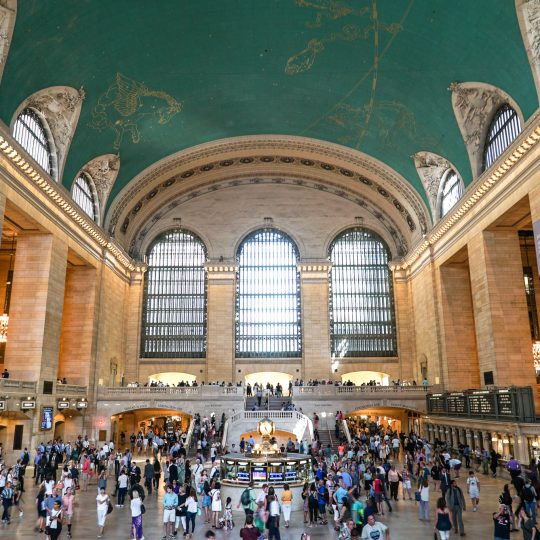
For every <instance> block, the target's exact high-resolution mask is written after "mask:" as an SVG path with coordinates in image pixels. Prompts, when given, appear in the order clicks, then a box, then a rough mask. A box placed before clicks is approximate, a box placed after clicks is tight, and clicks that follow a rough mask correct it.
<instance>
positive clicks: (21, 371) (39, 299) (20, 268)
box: [5, 234, 67, 393]
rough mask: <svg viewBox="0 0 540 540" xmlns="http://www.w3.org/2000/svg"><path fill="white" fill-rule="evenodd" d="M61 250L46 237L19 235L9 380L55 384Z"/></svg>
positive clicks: (63, 253) (61, 294) (55, 240)
mask: <svg viewBox="0 0 540 540" xmlns="http://www.w3.org/2000/svg"><path fill="white" fill-rule="evenodd" d="M66 265H67V245H66V244H65V243H64V242H62V241H61V240H59V239H58V238H55V237H54V236H52V235H49V234H34V235H19V236H18V238H17V251H16V257H15V269H14V276H13V289H12V294H11V308H10V314H9V315H10V320H9V330H8V342H7V347H6V361H5V364H6V367H7V368H8V370H9V371H10V373H11V377H12V378H14V379H24V380H30V381H37V382H38V393H41V392H42V391H43V381H51V382H53V383H54V382H55V381H56V378H57V373H58V355H59V352H60V335H61V328H62V310H63V305H64V287H65V283H66Z"/></svg>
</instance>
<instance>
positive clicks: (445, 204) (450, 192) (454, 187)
mask: <svg viewBox="0 0 540 540" xmlns="http://www.w3.org/2000/svg"><path fill="white" fill-rule="evenodd" d="M462 195H463V187H462V185H461V182H460V181H459V178H458V175H457V174H456V172H455V171H450V172H449V173H448V174H447V175H446V178H445V180H444V184H443V188H442V194H441V217H443V216H446V214H448V212H449V211H450V209H451V208H452V207H453V206H454V205H455V204H456V203H457V202H458V201H459V199H461V197H462Z"/></svg>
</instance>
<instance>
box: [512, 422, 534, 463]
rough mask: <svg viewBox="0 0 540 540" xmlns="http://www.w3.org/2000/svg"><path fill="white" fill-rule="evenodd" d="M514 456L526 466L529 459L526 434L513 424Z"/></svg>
mask: <svg viewBox="0 0 540 540" xmlns="http://www.w3.org/2000/svg"><path fill="white" fill-rule="evenodd" d="M513 436H514V457H515V458H516V459H517V460H518V461H519V462H520V463H521V464H523V465H525V466H527V465H528V464H529V462H530V460H531V457H532V456H530V455H529V445H528V443H527V436H526V435H524V434H523V433H522V432H521V429H520V427H519V426H518V425H515V426H514V433H513Z"/></svg>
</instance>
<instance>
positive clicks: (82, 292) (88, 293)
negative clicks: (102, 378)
mask: <svg viewBox="0 0 540 540" xmlns="http://www.w3.org/2000/svg"><path fill="white" fill-rule="evenodd" d="M96 274H97V272H96V269H95V268H92V267H71V268H68V269H67V275H66V288H65V295H64V310H63V317H62V336H61V341H60V356H59V363H58V378H59V379H61V378H63V377H65V378H66V379H67V381H68V383H69V384H79V385H82V386H88V385H89V384H90V366H91V365H92V363H93V361H94V359H95V355H94V351H93V347H92V344H93V340H94V322H95V318H96V311H95V310H96V283H97V280H96ZM66 424H67V422H66Z"/></svg>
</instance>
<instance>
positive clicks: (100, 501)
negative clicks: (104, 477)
mask: <svg viewBox="0 0 540 540" xmlns="http://www.w3.org/2000/svg"><path fill="white" fill-rule="evenodd" d="M109 502H110V500H109V496H108V495H107V493H105V488H101V489H100V490H99V493H98V495H97V497H96V503H97V509H96V510H97V526H98V535H97V537H98V538H103V532H104V531H105V521H106V520H107V513H108V510H109Z"/></svg>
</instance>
